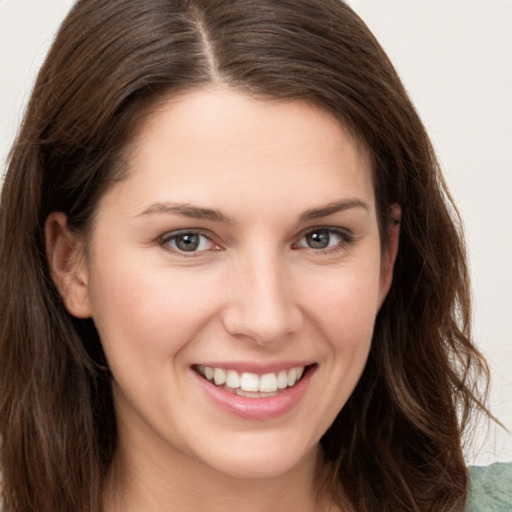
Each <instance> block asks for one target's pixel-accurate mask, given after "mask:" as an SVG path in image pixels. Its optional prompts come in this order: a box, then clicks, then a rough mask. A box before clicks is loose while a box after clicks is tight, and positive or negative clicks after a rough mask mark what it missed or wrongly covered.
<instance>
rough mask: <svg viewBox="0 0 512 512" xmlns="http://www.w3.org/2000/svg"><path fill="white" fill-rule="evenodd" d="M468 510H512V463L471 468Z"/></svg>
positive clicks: (496, 511)
mask: <svg viewBox="0 0 512 512" xmlns="http://www.w3.org/2000/svg"><path fill="white" fill-rule="evenodd" d="M469 476H470V488H469V496H468V501H467V507H466V512H512V463H500V462H497V463H495V464H491V465H490V466H485V467H482V466H473V467H470V468H469Z"/></svg>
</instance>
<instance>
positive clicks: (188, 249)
mask: <svg viewBox="0 0 512 512" xmlns="http://www.w3.org/2000/svg"><path fill="white" fill-rule="evenodd" d="M160 244H161V245H163V246H168V247H170V248H171V249H173V250H174V251H177V252H183V253H194V252H202V251H209V250H213V249H216V248H217V246H216V245H215V244H214V243H213V242H212V241H211V240H210V239H209V238H208V237H207V236H206V235H204V234H203V233H201V232H198V231H180V232H178V233H176V232H175V233H169V234H167V235H164V236H163V237H162V238H161V240H160Z"/></svg>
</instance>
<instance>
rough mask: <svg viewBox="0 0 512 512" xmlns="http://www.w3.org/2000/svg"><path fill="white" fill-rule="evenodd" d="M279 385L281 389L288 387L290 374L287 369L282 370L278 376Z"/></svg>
mask: <svg viewBox="0 0 512 512" xmlns="http://www.w3.org/2000/svg"><path fill="white" fill-rule="evenodd" d="M277 387H278V388H279V389H284V388H286V387H288V374H287V373H286V371H285V370H281V371H280V372H279V375H278V376H277Z"/></svg>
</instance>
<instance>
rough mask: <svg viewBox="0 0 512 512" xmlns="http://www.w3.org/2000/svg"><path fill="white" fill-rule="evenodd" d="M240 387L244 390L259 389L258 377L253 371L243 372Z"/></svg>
mask: <svg viewBox="0 0 512 512" xmlns="http://www.w3.org/2000/svg"><path fill="white" fill-rule="evenodd" d="M240 387H241V388H242V389H243V390H244V391H259V387H260V379H259V377H258V376H257V375H256V374H255V373H249V372H244V373H242V376H241V377H240Z"/></svg>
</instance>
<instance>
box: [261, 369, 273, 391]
mask: <svg viewBox="0 0 512 512" xmlns="http://www.w3.org/2000/svg"><path fill="white" fill-rule="evenodd" d="M259 391H261V392H263V393H272V392H273V391H277V377H276V374H275V373H265V375H262V376H261V377H260V387H259Z"/></svg>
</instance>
